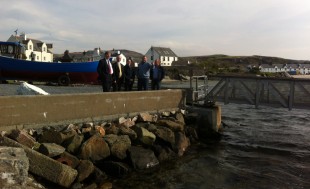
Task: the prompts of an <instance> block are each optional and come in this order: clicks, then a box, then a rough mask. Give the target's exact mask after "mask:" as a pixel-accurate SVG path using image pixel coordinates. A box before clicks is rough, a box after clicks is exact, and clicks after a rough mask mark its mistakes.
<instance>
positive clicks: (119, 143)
mask: <svg viewBox="0 0 310 189" xmlns="http://www.w3.org/2000/svg"><path fill="white" fill-rule="evenodd" d="M104 140H105V141H106V142H107V143H108V144H109V146H110V150H111V155H113V156H114V157H117V158H118V159H125V158H126V157H127V155H126V152H127V150H128V149H129V148H130V147H131V140H130V138H129V136H128V135H120V136H117V135H112V134H111V135H106V136H105V137H104Z"/></svg>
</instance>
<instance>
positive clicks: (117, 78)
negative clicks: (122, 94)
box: [112, 55, 124, 91]
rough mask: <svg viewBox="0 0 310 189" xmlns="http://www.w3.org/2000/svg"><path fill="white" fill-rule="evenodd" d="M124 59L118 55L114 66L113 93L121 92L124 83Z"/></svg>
mask: <svg viewBox="0 0 310 189" xmlns="http://www.w3.org/2000/svg"><path fill="white" fill-rule="evenodd" d="M121 60H122V57H121V56H120V55H117V57H116V62H114V63H113V64H112V67H113V71H114V72H113V75H112V87H113V91H120V90H121V88H122V85H123V83H124V74H123V73H124V65H123V64H122V63H121Z"/></svg>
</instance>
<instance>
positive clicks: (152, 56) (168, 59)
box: [145, 49, 178, 66]
mask: <svg viewBox="0 0 310 189" xmlns="http://www.w3.org/2000/svg"><path fill="white" fill-rule="evenodd" d="M145 56H146V57H147V60H148V62H151V63H153V62H154V61H155V60H156V59H160V62H161V65H162V66H171V65H172V62H173V61H177V60H178V57H172V56H159V54H158V53H157V52H156V51H153V52H152V51H151V49H149V50H148V51H147V53H146V54H145Z"/></svg>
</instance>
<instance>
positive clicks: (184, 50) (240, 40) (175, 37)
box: [0, 0, 310, 60]
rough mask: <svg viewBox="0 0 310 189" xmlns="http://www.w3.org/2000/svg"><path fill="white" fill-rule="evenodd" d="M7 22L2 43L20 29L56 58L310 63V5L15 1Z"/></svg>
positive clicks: (2, 5)
mask: <svg viewBox="0 0 310 189" xmlns="http://www.w3.org/2000/svg"><path fill="white" fill-rule="evenodd" d="M0 16H1V21H0V25H1V27H0V40H2V41H6V40H7V39H8V38H9V37H10V35H12V34H14V31H15V30H16V29H17V28H18V34H20V32H25V33H26V34H27V36H28V37H29V38H34V39H39V40H41V41H44V42H47V43H53V44H54V50H53V52H54V53H63V52H64V51H65V50H66V49H68V50H69V51H70V52H77V51H79V52H81V51H84V50H92V49H94V48H96V47H100V48H101V49H104V50H106V49H113V48H115V49H128V50H133V51H137V52H140V53H142V54H144V53H146V52H147V50H148V49H149V48H150V47H151V46H161V47H170V48H171V49H172V50H173V51H174V52H175V53H176V54H177V55H178V56H181V57H182V56H199V55H212V54H226V55H236V56H243V55H244V56H247V55H263V56H276V57H283V58H289V59H298V60H310V1H309V0H156V1H154V0H88V1H85V0H10V1H1V2H0Z"/></svg>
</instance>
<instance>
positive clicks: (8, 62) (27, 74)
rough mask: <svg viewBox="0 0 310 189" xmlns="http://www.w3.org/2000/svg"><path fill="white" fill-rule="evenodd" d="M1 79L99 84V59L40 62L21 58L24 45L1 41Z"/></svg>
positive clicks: (66, 83) (64, 83) (60, 83)
mask: <svg viewBox="0 0 310 189" xmlns="http://www.w3.org/2000/svg"><path fill="white" fill-rule="evenodd" d="M0 45H1V48H0V50H1V53H0V79H1V80H26V81H44V82H57V83H58V84H59V85H69V84H74V83H85V84H97V83H98V80H97V78H98V74H97V65H98V61H93V62H66V63H57V62H39V61H28V60H23V59H19V57H20V56H19V54H20V52H21V49H22V45H20V44H19V43H14V42H0Z"/></svg>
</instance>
